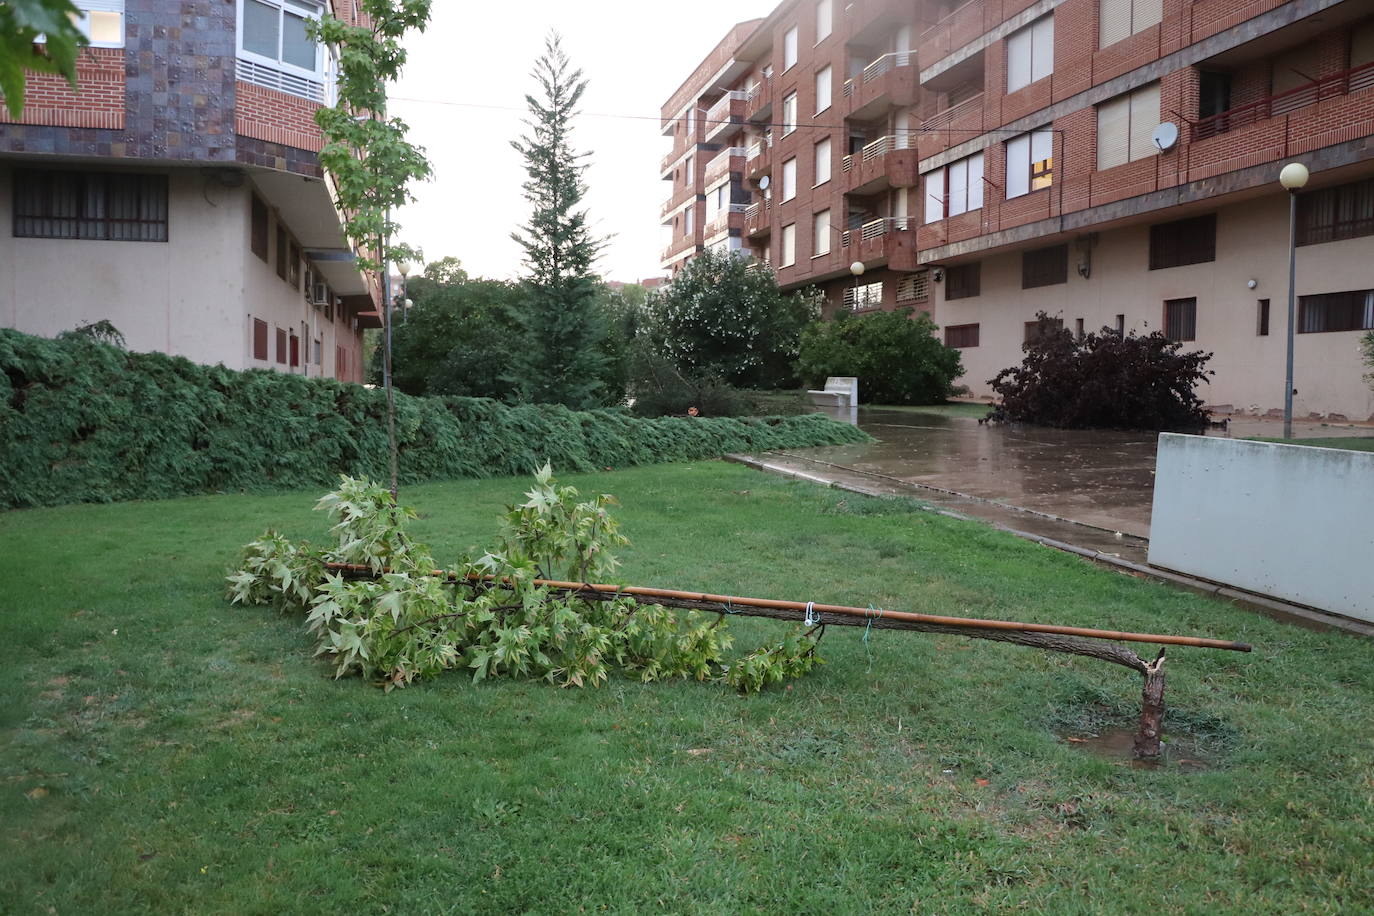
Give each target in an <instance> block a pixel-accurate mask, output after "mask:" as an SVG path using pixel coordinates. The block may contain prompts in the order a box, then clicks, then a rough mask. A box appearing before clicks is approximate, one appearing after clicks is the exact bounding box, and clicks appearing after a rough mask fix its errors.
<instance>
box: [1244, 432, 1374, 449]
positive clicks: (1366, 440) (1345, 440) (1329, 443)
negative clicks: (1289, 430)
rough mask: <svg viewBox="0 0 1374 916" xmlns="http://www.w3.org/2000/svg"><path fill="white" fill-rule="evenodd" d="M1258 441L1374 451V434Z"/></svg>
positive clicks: (1258, 440) (1262, 439)
mask: <svg viewBox="0 0 1374 916" xmlns="http://www.w3.org/2000/svg"><path fill="white" fill-rule="evenodd" d="M1255 441H1256V442H1283V443H1287V444H1288V445H1308V446H1312V447H1315V448H1343V449H1349V450H1350V451H1352V452H1374V436H1329V437H1327V438H1323V439H1265V438H1261V437H1259V436H1256V437H1255Z"/></svg>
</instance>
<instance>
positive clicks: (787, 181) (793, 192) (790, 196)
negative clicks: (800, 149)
mask: <svg viewBox="0 0 1374 916" xmlns="http://www.w3.org/2000/svg"><path fill="white" fill-rule="evenodd" d="M789 176H790V178H789ZM796 197H797V157H796V156H793V157H792V158H791V159H787V160H785V161H784V162H783V164H782V198H781V200H780V201H779V202H780V203H784V204H785V203H787V202H788V201H789V200H795V199H796Z"/></svg>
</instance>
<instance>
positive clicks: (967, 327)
mask: <svg viewBox="0 0 1374 916" xmlns="http://www.w3.org/2000/svg"><path fill="white" fill-rule="evenodd" d="M980 337H981V331H980V328H979V322H977V321H975V322H972V323H971V324H947V325H945V346H947V347H949V348H950V349H952V350H970V349H972V348H974V347H976V346H978V345H979V343H980ZM970 338H971V342H970Z"/></svg>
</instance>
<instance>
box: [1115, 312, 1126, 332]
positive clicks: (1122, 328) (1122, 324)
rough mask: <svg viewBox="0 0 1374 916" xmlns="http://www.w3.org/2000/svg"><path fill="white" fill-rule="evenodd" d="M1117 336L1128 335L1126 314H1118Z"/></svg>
mask: <svg viewBox="0 0 1374 916" xmlns="http://www.w3.org/2000/svg"><path fill="white" fill-rule="evenodd" d="M1116 336H1118V337H1125V336H1126V316H1125V315H1117V316H1116Z"/></svg>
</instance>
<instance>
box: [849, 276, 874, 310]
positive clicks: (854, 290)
mask: <svg viewBox="0 0 1374 916" xmlns="http://www.w3.org/2000/svg"><path fill="white" fill-rule="evenodd" d="M844 304H845V306H846V307H847V308H849V309H851V310H853V311H858V310H860V309H876V308H879V307H881V306H882V304H883V284H882V281H881V280H880V281H878V282H877V283H865V284H864V285H863V286H850V287H848V288H846V289H845V291H844Z"/></svg>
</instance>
